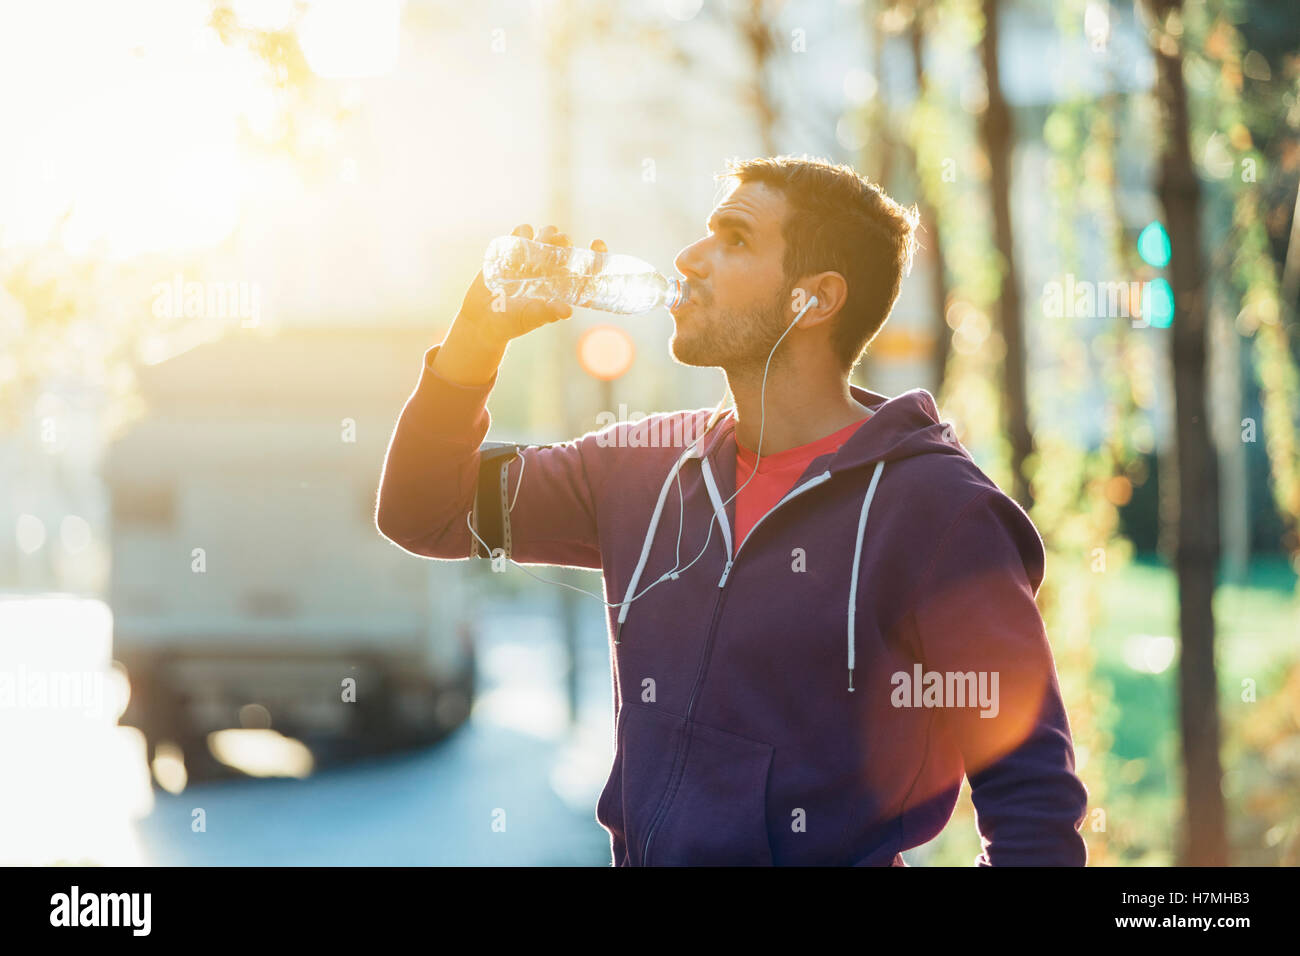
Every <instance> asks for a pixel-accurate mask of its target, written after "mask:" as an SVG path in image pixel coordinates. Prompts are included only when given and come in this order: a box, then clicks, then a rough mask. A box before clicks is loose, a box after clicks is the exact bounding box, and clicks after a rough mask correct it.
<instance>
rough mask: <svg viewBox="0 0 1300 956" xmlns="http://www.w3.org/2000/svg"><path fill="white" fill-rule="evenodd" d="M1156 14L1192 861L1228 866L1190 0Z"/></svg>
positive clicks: (1171, 2) (1186, 858) (1168, 2)
mask: <svg viewBox="0 0 1300 956" xmlns="http://www.w3.org/2000/svg"><path fill="white" fill-rule="evenodd" d="M1146 3H1147V7H1148V9H1150V10H1151V11H1152V12H1153V13H1154V14H1155V19H1156V28H1155V29H1154V30H1153V31H1152V33H1151V38H1152V52H1153V53H1154V54H1155V58H1156V69H1157V74H1156V75H1157V90H1158V97H1159V102H1160V110H1161V115H1162V125H1163V128H1164V142H1163V145H1162V147H1161V154H1160V164H1159V173H1158V176H1159V181H1158V185H1157V193H1158V194H1159V197H1160V203H1161V205H1162V207H1163V208H1164V214H1165V222H1166V224H1167V226H1168V231H1169V240H1170V245H1171V247H1172V256H1171V258H1170V260H1169V276H1170V284H1171V285H1172V286H1173V291H1174V320H1173V328H1172V329H1171V344H1172V359H1173V372H1174V420H1175V427H1174V433H1175V445H1176V449H1177V450H1176V455H1177V466H1178V467H1177V478H1176V482H1177V501H1178V506H1177V515H1178V517H1177V525H1176V527H1177V532H1176V534H1177V543H1176V548H1175V557H1174V564H1175V568H1176V571H1177V576H1178V628H1179V635H1180V639H1181V643H1182V652H1181V660H1180V662H1179V669H1178V690H1179V717H1180V724H1181V727H1182V736H1183V764H1184V786H1185V799H1186V802H1187V808H1186V820H1185V828H1186V829H1185V833H1184V846H1183V858H1182V860H1181V862H1182V863H1183V864H1185V865H1188V866H1225V865H1227V862H1228V844H1227V833H1226V820H1225V811H1224V802H1223V791H1222V789H1221V782H1220V779H1221V772H1220V766H1219V709H1218V681H1217V676H1216V674H1215V670H1214V608H1213V598H1214V583H1215V572H1216V569H1217V565H1218V554H1219V504H1218V500H1219V491H1218V471H1217V464H1218V462H1217V460H1216V457H1215V454H1214V448H1213V445H1212V444H1211V442H1210V434H1209V422H1208V420H1207V414H1206V401H1205V392H1206V389H1205V383H1206V377H1205V356H1206V331H1207V324H1208V323H1207V321H1206V315H1207V306H1208V303H1207V302H1206V296H1205V281H1204V280H1205V264H1204V262H1203V261H1202V255H1201V232H1200V183H1199V182H1198V180H1197V178H1196V170H1195V168H1194V167H1193V165H1192V156H1191V150H1190V146H1189V141H1188V110H1187V87H1186V85H1185V84H1184V82H1183V58H1182V52H1181V50H1180V49H1179V47H1178V43H1179V39H1178V38H1177V37H1175V36H1172V35H1170V34H1168V33H1165V32H1164V29H1163V27H1164V24H1165V23H1166V18H1167V17H1168V16H1169V15H1170V14H1176V15H1178V16H1179V17H1181V16H1182V0H1146Z"/></svg>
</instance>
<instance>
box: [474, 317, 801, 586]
mask: <svg viewBox="0 0 1300 956" xmlns="http://www.w3.org/2000/svg"><path fill="white" fill-rule="evenodd" d="M814 305H817V296H815V295H814V296H811V297H809V299H808V302H807V303H806V304H805V305H804V307H803V308H802V309H800V310H799V314H798V315H796V316H795V317H794V321H793V322H791V323H790V324H789V326H787V327H786V330H785V331H784V332H782V333H781V337H780V338H778V339H777V340H776V343H775V344H774V345H773V346H772V351H771V352H768V353H767V364H766V365H764V366H763V385H762V388H761V389H760V391H759V418H758V451H757V457H756V458H755V460H754V470H753V471H752V472H750V475H749V477H748V478H746V479H745V481H744V484H742V485H741V486H740V488H737V489H736V490H735V491H734V492H732V494H731V498H728V499H727V500H726V501H724V502H722V507H724V508H725V507H726V506H727V504H728V503H729V502H730V501H731V500H732V498H735V497H736V495H738V494H740V490H741V488H744V487H745V485H747V484H749V483H750V482H751V481H753V480H754V476H755V475H757V474H758V466H759V463H760V462H762V460H763V452H762V448H763V427H764V425H766V424H767V370H768V368H769V367H770V366H771V364H772V356H773V355H775V354H776V347H777V346H778V345H780V344H781V340H782V339H784V338H785V337H786V336H787V335H789V334H790V330H791V329H793V328H794V327H795V325H796V324H797V323H798V322H799V320H800V319H802V318H803V317H804V314H805V313H806V312H807V311H808V310H809V309H811V308H812V307H813V306H814ZM724 401H725V396H724ZM718 407H719V409H720V408H721V403H719V406H718ZM712 427H713V420H712V419H710V426H709V429H706V430H705V432H704V434H702V435H700V437H699V438H697V439H695V441H693V442H692V443H691V447H690V448H688V449H687V451H686V453H684V454H683V456H682V457H683V458H685V457H686V454H689V453H690V451H691V450H693V449H694V448H695V446H696V445H698V444H699V443H700V442H701V441H703V440H704V438H705V436H707V435H708V434H709V430H710V429H711V428H712ZM519 458H520V463H519V482H520V483H522V482H523V479H524V471H523V469H524V460H523V452H522V450H521V451H520V452H519ZM679 461H680V459H679ZM676 478H677V500H678V505H679V507H680V508H681V509H682V513H683V514H684V513H685V506H686V505H685V498H684V496H683V495H682V479H681V474H680V471H679V472H678V474H677V476H676ZM518 495H519V486H518V484H517V485H516V486H515V497H518ZM513 507H514V505H513V503H512V504H511V508H512V509H513ZM472 515H473V512H469V513H467V514H466V515H465V523H466V525H468V526H469V531H470V534H472V535H474V537H475V538H478V542H479V544H481V545H483V551H484V553H485V554H491V553H492V549H491V548H490V547H488V543H487V542H486V541H484V540H483V539H482V538H480V537H479V535H478V532H477V531H475V530H474V524H473V522H472V521H471V520H470V519H471V517H472ZM717 520H718V514H717V511H714V513H713V517H712V519H710V521H709V533H708V534H707V535H706V536H705V538H704V547H703V548H701V549H700V553H699V554H697V555H696V556H695V557H694V558H692V559H691V562H690V564H688V565H686V567H684V568H679V567H674V568H673V569H672V570H671V571H665V572H664V573H663V574H662V575H660V576H659V577H658V578H657V579H656V580H654V581H652V582H650V583H649V584H647V585H646V586H645V587H644V588H642V589H641V590H640V591H639V592H637V593H636V594H634V595H632V597H630V598H628V599H627V600H626V601H616V602H613V603H611V602H609V601H606V600H605V599H604V598H603V597H601V596H600V595H599V594H596V593H595V592H593V591H588V590H586V589H585V588H580V587H576V586H574V585H572V584H569V583H567V582H565V581H552V580H551V579H550V578H544V577H541V576H540V575H536V574H533V573H532V572H531V571H529V570H528V568H526V567H525V566H524V565H522V564H520V563H519V562H518V561H516V560H515V559H514V558H507V559H506V560H507V561H509V562H510V563H511V564H513V565H514V566H515V567H517V568H518V569H519V570H521V571H523V572H524V573H525V574H527V575H528V576H529V577H530V578H535V579H536V580H538V581H541V582H543V583H545V584H558V585H560V586H561V587H565V588H572V589H573V590H574V591H578V592H580V593H582V594H585V595H587V596H588V597H591V598H595V599H596V600H597V601H599V602H600V603H601V604H603V605H605V607H607V608H611V607H622V606H623V605H624V604H632V603H633V602H634V601H636V600H637V599H638V598H639V597H641V596H642V595H643V594H645V593H646V592H647V591H649V590H650V589H651V588H652V587H654V586H655V585H657V584H660V583H662V582H664V581H667V580H669V579H670V578H674V579H675V578H676V577H677V576H678V575H679V574H681V573H682V572H683V571H686V570H689V568H690V567H691V565H693V564H694V563H695V562H696V561H698V560H700V558H702V557H704V552H706V551H708V550H709V542H710V541H712V540H713V525H714V524H715V523H716V522H717ZM681 533H682V529H681V527H678V529H677V547H678V559H677V563H678V564H680V563H681V557H680V551H681ZM727 557H728V559H730V557H731V556H730V555H728V556H727Z"/></svg>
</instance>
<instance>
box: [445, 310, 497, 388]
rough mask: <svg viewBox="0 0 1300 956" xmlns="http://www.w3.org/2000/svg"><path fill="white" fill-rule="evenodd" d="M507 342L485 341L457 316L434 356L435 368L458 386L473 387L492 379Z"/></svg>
mask: <svg viewBox="0 0 1300 956" xmlns="http://www.w3.org/2000/svg"><path fill="white" fill-rule="evenodd" d="M506 345H507V343H506V342H495V341H484V340H483V338H482V337H481V336H480V335H479V334H478V333H477V330H475V329H473V328H472V327H470V326H467V325H466V324H465V323H464V322H463V321H462V320H460V319H458V320H457V321H455V322H453V323H452V326H451V329H450V330H449V331H448V332H447V337H446V338H445V339H443V341H442V347H441V348H439V349H438V354H437V355H435V356H434V359H433V370H434V371H435V372H437V373H438V374H439V375H440V376H442V377H443V378H445V379H446V380H447V381H449V382H452V383H454V384H456V385H463V386H466V387H469V388H474V387H478V386H482V385H486V384H488V383H489V382H490V381H492V379H493V377H494V376H495V375H496V373H497V369H498V368H499V367H500V365H501V360H502V359H503V358H504V357H505V352H506Z"/></svg>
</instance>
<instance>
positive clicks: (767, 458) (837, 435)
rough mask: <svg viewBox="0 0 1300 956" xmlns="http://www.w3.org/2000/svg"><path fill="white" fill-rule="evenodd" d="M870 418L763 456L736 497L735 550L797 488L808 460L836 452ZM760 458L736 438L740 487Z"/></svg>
mask: <svg viewBox="0 0 1300 956" xmlns="http://www.w3.org/2000/svg"><path fill="white" fill-rule="evenodd" d="M870 420H871V416H870V415H868V416H867V417H866V418H864V419H862V421H858V422H853V423H852V424H851V425H845V426H844V427H843V428H841V429H840V430H839V431H837V432H832V433H831V434H829V435H827V436H826V437H825V438H819V439H817V440H816V441H813V442H809V443H808V444H806V445H799V446H798V447H796V448H787V449H786V450H785V451H779V452H777V453H776V454H775V455H764V456H763V460H762V461H761V462H759V465H758V474H757V475H754V480H753V481H750V482H749V484H747V485H745V487H744V488H741V490H740V494H738V495H737V496H736V539H735V548H736V550H739V549H740V543H741V542H742V541H744V540H745V536H746V535H748V534H749V531H750V529H751V528H753V527H754V524H755V523H756V522H757V521H758V520H759V519H760V518H762V517H763V515H765V514H767V512H768V511H769V510H771V508H772V506H773V505H775V504H776V503H777V502H778V501H780V500H781V499H782V498H784V497H785V496H786V494H787V493H789V491H790V489H791V488H793V487H794V483H795V482H796V481H798V480H799V476H800V475H802V474H803V473H804V470H805V469H806V468H807V467H808V463H809V462H811V461H812V460H813V459H814V458H816V457H818V456H819V455H824V454H826V453H827V452H833V451H836V450H837V449H838V448H839V447H840V446H841V445H843V444H844V443H845V442H846V441H848V440H849V438H850V437H852V435H853V433H854V432H855V431H857V429H858V428H859V427H860V426H861V425H862V424H863V422H867V421H870ZM757 458H758V456H757V455H756V454H754V452H752V451H751V450H750V449H748V448H746V447H745V446H744V445H742V444H741V443H740V439H739V438H737V439H736V487H737V488H740V486H741V485H744V484H745V481H746V480H747V479H748V478H749V476H750V475H751V474H753V473H754V462H755V461H756V460H757Z"/></svg>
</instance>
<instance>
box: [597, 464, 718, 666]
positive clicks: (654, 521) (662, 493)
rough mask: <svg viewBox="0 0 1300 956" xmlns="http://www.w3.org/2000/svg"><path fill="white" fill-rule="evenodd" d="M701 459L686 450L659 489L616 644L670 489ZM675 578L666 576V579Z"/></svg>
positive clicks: (620, 615)
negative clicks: (691, 462)
mask: <svg viewBox="0 0 1300 956" xmlns="http://www.w3.org/2000/svg"><path fill="white" fill-rule="evenodd" d="M698 457H700V453H699V450H698V449H697V448H696V447H695V446H691V447H690V448H688V449H686V453H685V454H683V455H682V456H681V457H680V458H678V459H677V462H676V463H675V464H674V465H673V467H672V468H670V469H669V471H668V477H667V478H665V479H664V486H663V487H662V488H660V489H659V500H658V501H656V502H655V511H654V515H653V516H652V517H651V518H650V528H649V529H648V530H647V531H646V533H645V542H644V543H643V544H642V545H641V558H640V560H639V561H637V563H636V570H635V571H633V572H632V580H631V581H629V582H628V585H627V593H626V594H624V595H623V605H622V607H620V608H619V609H618V624H617V625H616V626H615V628H614V643H615V644H619V643H621V642H620V641H619V634H620V633H621V632H622V630H623V622H624V621H626V620H627V610H628V608H630V607H631V606H632V604H631V601H632V595H633V594H635V593H636V586H637V583H638V582H639V581H640V580H641V572H642V571H644V570H645V565H646V561H647V560H648V559H649V558H650V546H651V544H653V543H654V537H655V529H657V528H658V527H659V516H660V515H661V514H663V510H664V502H665V501H666V500H667V499H668V488H669V487H670V486H671V485H672V483H673V479H674V478H676V477H677V472H679V471H681V468H682V465H684V464H686V462H687V461H689V460H690V459H692V458H698ZM670 576H675V573H674V574H672V575H665V577H670Z"/></svg>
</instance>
